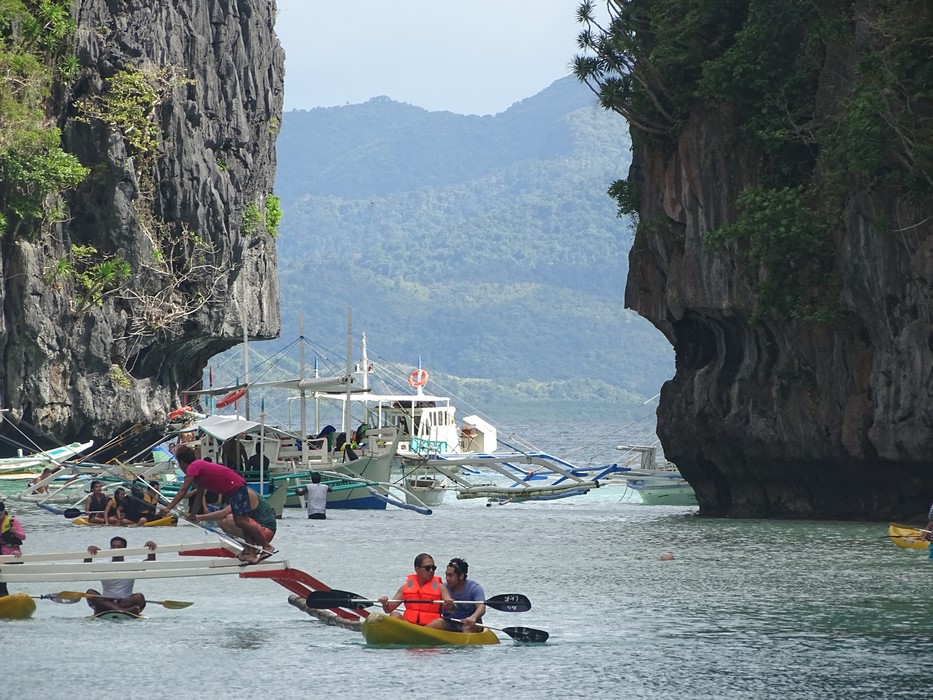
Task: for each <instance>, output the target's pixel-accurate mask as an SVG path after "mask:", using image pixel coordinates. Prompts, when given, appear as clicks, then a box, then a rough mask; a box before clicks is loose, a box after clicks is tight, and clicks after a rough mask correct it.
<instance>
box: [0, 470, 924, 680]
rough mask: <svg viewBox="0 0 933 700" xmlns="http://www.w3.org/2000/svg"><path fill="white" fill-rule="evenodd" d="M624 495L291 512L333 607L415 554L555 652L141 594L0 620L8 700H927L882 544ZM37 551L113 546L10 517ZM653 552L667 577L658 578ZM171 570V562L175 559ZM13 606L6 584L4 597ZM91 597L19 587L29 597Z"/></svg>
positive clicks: (269, 595)
mask: <svg viewBox="0 0 933 700" xmlns="http://www.w3.org/2000/svg"><path fill="white" fill-rule="evenodd" d="M623 494H624V490H623V489H622V488H620V487H611V488H606V489H600V490H599V491H596V492H593V493H590V494H588V495H586V496H581V497H578V498H573V499H567V500H563V501H553V502H548V503H538V504H534V503H529V504H521V505H518V504H509V505H506V506H493V507H486V506H485V503H484V502H483V501H456V500H455V499H454V498H453V496H452V495H448V501H447V503H445V505H444V506H442V507H440V508H438V509H437V510H436V512H435V515H433V516H431V517H424V516H419V515H417V514H415V513H411V512H408V511H399V510H389V511H386V512H362V511H357V512H354V511H341V512H332V513H331V517H330V519H329V520H327V521H326V522H320V521H308V520H307V519H305V518H302V517H300V514H299V513H298V512H297V511H287V512H286V517H285V519H283V520H282V521H281V525H280V529H279V534H278V536H277V538H276V543H277V544H278V546H279V548H280V549H281V553H282V555H283V556H284V557H286V558H287V559H288V560H289V562H290V563H291V565H292V566H295V567H297V568H300V569H303V570H305V571H307V572H309V573H311V574H313V575H315V576H317V577H318V578H320V579H322V580H323V581H325V582H327V583H329V584H330V585H331V586H333V587H335V588H340V589H345V590H350V591H354V592H356V593H359V594H362V595H364V596H367V597H369V596H372V597H377V596H379V595H382V594H388V595H390V594H392V593H394V591H395V590H396V588H397V587H398V586H399V585H400V583H401V581H402V580H403V579H404V577H405V576H406V575H407V574H408V573H409V571H410V567H411V560H412V559H413V558H414V556H415V554H417V553H418V552H420V551H427V552H429V553H431V554H432V555H433V556H434V557H435V558H436V559H437V560H438V561H439V562H441V563H444V562H446V560H448V559H449V558H451V557H454V556H460V557H464V558H465V559H467V560H468V561H469V562H470V565H471V573H472V574H473V575H474V576H475V578H476V579H477V580H478V581H480V582H481V583H482V584H483V585H484V586H485V589H486V592H487V594H488V595H493V594H498V593H510V592H518V593H524V594H526V595H527V596H529V597H530V598H531V600H532V603H533V609H532V610H531V611H530V612H528V613H524V614H512V615H509V614H507V613H500V612H496V611H490V613H489V614H488V615H487V622H489V623H490V624H492V625H495V626H498V627H506V626H511V625H526V626H530V627H536V628H539V629H544V630H547V631H548V632H550V634H551V639H550V640H549V642H548V643H547V644H545V645H540V646H523V645H518V644H515V643H514V642H512V641H511V640H510V639H508V638H507V637H504V636H503V644H501V645H499V646H497V647H482V648H480V647H477V648H460V649H443V650H410V649H372V648H367V647H366V646H365V645H364V644H363V640H362V637H361V636H360V635H359V634H358V633H355V632H350V631H346V630H343V629H339V628H334V627H328V626H325V625H324V624H323V623H321V622H319V621H317V620H315V619H313V618H311V617H309V616H307V615H306V614H304V613H303V612H301V611H299V610H297V609H296V608H294V607H292V606H291V605H289V604H288V603H287V597H288V592H287V591H286V590H285V589H284V588H281V587H279V586H278V585H276V584H274V583H272V582H271V581H265V580H241V579H238V578H236V577H227V576H223V577H221V576H218V577H209V578H197V579H175V580H169V579H159V580H149V581H140V582H139V583H138V584H137V590H140V591H142V592H144V593H145V594H146V595H147V596H148V597H150V598H151V599H155V600H158V599H174V600H190V601H194V605H193V606H192V607H190V608H186V609H184V610H166V609H164V608H162V607H160V606H155V605H150V606H149V608H148V609H147V611H146V619H144V620H141V621H136V622H130V623H113V622H102V621H89V620H86V619H85V616H86V615H87V613H88V609H87V607H86V606H85V605H84V604H83V603H79V604H77V605H60V604H55V603H51V602H48V601H38V604H39V608H38V610H37V611H36V614H35V617H34V619H32V620H29V621H23V622H12V621H0V639H3V640H4V641H5V642H6V644H5V645H4V647H5V649H6V650H7V652H6V653H5V658H6V659H7V660H8V663H7V664H5V665H6V666H7V668H8V669H9V668H10V664H9V660H10V653H11V650H15V653H16V657H17V658H16V661H15V664H14V665H15V670H13V671H9V670H8V671H7V673H6V674H5V677H4V680H3V688H2V694H3V697H10V698H66V697H67V698H71V697H76V696H84V697H89V696H92V695H98V696H102V697H116V696H118V695H122V696H125V697H130V698H136V697H149V696H151V695H153V694H155V695H166V694H168V695H178V694H179V693H184V694H185V695H191V694H194V695H197V696H200V697H204V698H221V697H227V696H230V695H234V694H235V695H244V694H246V695H250V696H255V695H256V694H258V693H261V694H262V695H263V696H266V695H269V696H272V697H278V698H298V697H305V696H311V695H321V696H322V697H327V698H358V697H362V696H364V695H367V694H368V695H371V696H374V697H380V698H396V697H398V698H401V697H405V698H429V697H437V696H439V695H440V694H452V695H454V696H456V697H459V698H485V697H515V698H538V697H580V698H599V697H626V698H672V697H678V698H777V697H790V698H828V697H845V698H881V697H884V698H888V697H906V698H921V697H928V696H929V693H928V688H929V686H930V684H931V683H933V669H931V668H930V666H929V664H928V663H926V661H928V660H929V659H930V658H933V642H931V640H930V638H929V630H930V628H931V623H933V610H931V605H930V602H929V589H930V580H931V573H933V569H931V567H933V561H930V560H929V559H927V558H926V556H925V554H924V553H922V552H920V553H916V552H911V551H906V550H901V549H898V548H897V547H895V546H894V545H893V544H891V543H890V542H888V541H887V539H886V538H884V537H883V535H884V533H885V527H884V525H883V524H860V523H840V522H820V523H816V522H763V521H733V520H729V521H726V520H706V519H700V518H697V517H695V515H693V513H694V510H695V509H691V508H673V507H646V506H641V505H637V504H635V503H631V502H625V501H620V499H621V498H622V496H623ZM22 518H23V520H24V522H25V523H26V526H27V528H28V539H27V543H26V544H27V549H28V550H29V551H62V550H70V549H73V548H82V549H83V548H84V547H85V546H86V545H87V544H92V543H93V544H98V545H106V542H107V540H108V539H109V537H110V536H111V535H112V534H113V533H115V532H116V528H100V529H97V528H94V529H92V528H80V527H75V526H72V525H70V524H67V523H66V521H65V520H64V519H63V518H60V517H56V516H53V515H51V514H48V513H45V512H38V511H37V512H35V513H33V512H31V511H24V512H22ZM121 533H126V534H128V536H129V540H130V544H131V546H135V545H141V544H142V543H143V542H144V541H145V539H147V538H149V537H154V538H155V539H156V541H158V542H162V543H174V542H198V541H204V540H205V537H206V536H205V534H204V533H203V531H201V530H199V529H197V528H195V527H194V526H190V525H182V526H179V527H177V528H158V529H146V530H129V529H122V530H121ZM664 551H671V552H673V553H674V555H675V557H676V559H675V560H674V561H662V560H661V559H660V555H661V553H662V552H664ZM166 556H175V555H166ZM14 587H16V586H14ZM83 587H85V584H81V583H75V584H57V583H56V584H38V583H37V584H24V585H21V586H18V588H20V589H23V590H26V591H27V592H29V593H32V594H34V595H38V594H42V593H48V592H53V591H58V590H74V589H77V590H82V589H83Z"/></svg>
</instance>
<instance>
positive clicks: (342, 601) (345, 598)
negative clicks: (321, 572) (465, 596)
mask: <svg viewBox="0 0 933 700" xmlns="http://www.w3.org/2000/svg"><path fill="white" fill-rule="evenodd" d="M388 602H390V603H405V602H408V603H438V604H440V603H443V602H444V601H442V600H409V601H404V600H390V601H388ZM456 602H457V603H472V604H474V605H477V604H479V603H483V604H485V605H486V607H489V608H492V609H494V610H500V611H502V612H527V611H529V610H531V601H530V600H528V598H526V597H525V596H523V595H522V594H521V593H504V594H502V595H495V596H493V597H492V598H488V599H486V600H458V601H456ZM305 603H306V604H307V605H308V607H309V608H315V609H322V608H325V609H326V608H347V609H348V610H362V609H363V608H369V607H372V606H373V605H378V604H379V601H378V600H370V599H367V598H363V596H361V595H358V594H356V593H350V592H348V591H312V592H311V593H309V594H308V597H307V598H306V599H305Z"/></svg>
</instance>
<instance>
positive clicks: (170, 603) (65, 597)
mask: <svg viewBox="0 0 933 700" xmlns="http://www.w3.org/2000/svg"><path fill="white" fill-rule="evenodd" d="M42 597H43V598H44V597H46V596H42ZM48 597H49V599H50V600H53V601H55V602H56V603H72V602H77V601H78V600H80V599H81V598H99V597H100V596H98V595H94V594H93V593H78V592H77V591H61V592H59V593H55V594H52V595H50V596H48ZM146 603H152V604H154V605H161V606H162V607H163V608H168V609H169V610H181V609H182V608H187V607H189V606H191V605H194V603H191V602H188V601H185V600H149V599H148V598H146Z"/></svg>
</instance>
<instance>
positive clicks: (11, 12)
mask: <svg viewBox="0 0 933 700" xmlns="http://www.w3.org/2000/svg"><path fill="white" fill-rule="evenodd" d="M69 7H70V3H69V2H65V1H61V2H54V1H51V0H43V1H42V2H29V1H28V0H0V235H11V236H12V235H21V236H26V237H30V238H33V237H35V236H37V235H38V233H39V232H40V230H41V229H42V227H43V226H44V225H46V224H49V223H52V222H55V221H61V220H63V219H64V218H65V217H66V215H67V213H66V212H65V210H64V204H63V201H62V199H61V197H60V195H61V193H62V192H63V191H64V190H66V189H68V188H69V187H73V186H75V185H76V184H78V183H79V182H81V180H83V179H84V176H85V175H86V174H87V169H86V168H84V167H82V165H81V164H80V163H79V162H78V160H77V159H76V158H75V157H74V156H72V155H70V154H68V153H65V152H64V151H63V150H62V148H61V137H60V134H59V131H58V129H55V128H50V127H49V124H48V121H49V119H48V111H49V110H48V107H49V103H50V101H51V99H52V91H53V87H54V85H55V81H56V80H57V79H59V78H61V77H62V76H63V74H65V73H69V72H70V71H71V70H73V68H74V61H73V58H74V57H73V56H67V55H66V54H65V53H64V49H65V46H66V44H67V40H68V39H69V38H70V37H71V35H72V33H73V32H74V28H75V27H74V21H73V20H72V19H71V15H70V10H69Z"/></svg>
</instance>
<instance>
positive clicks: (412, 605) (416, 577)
mask: <svg viewBox="0 0 933 700" xmlns="http://www.w3.org/2000/svg"><path fill="white" fill-rule="evenodd" d="M436 570H437V566H435V564H434V558H433V557H432V556H431V555H430V554H423V553H422V554H419V555H418V556H417V557H415V573H413V574H409V575H408V578H407V579H405V583H403V584H402V587H401V588H399V589H398V591H397V592H396V594H395V596H394V599H393V600H395V601H398V600H401V601H404V602H405V614H404V615H403V614H401V613H399V612H397V611H396V608H397V607H398V606H399V605H401V603H398V602H389V597H388V596H382V597H381V598H379V603H380V604H382V609H383V610H385V611H386V612H387V613H389V614H390V615H392V617H400V618H403V619H405V620H407V621H408V622H411V623H413V624H415V625H426V626H429V627H431V626H436V625H431V623H432V622H434V621H435V620H440V619H441V603H440V602H435V601H442V602H443V604H444V605H445V606H449V607H450V609H451V610H452V609H453V606H454V602H453V599H452V598H451V597H450V592H449V591H448V590H447V586H445V585H444V584H443V582H442V581H441V579H440V577H439V576H435V575H434V572H435V571H436ZM414 601H422V602H418V603H416V602H414ZM441 624H444V623H443V622H441Z"/></svg>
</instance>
